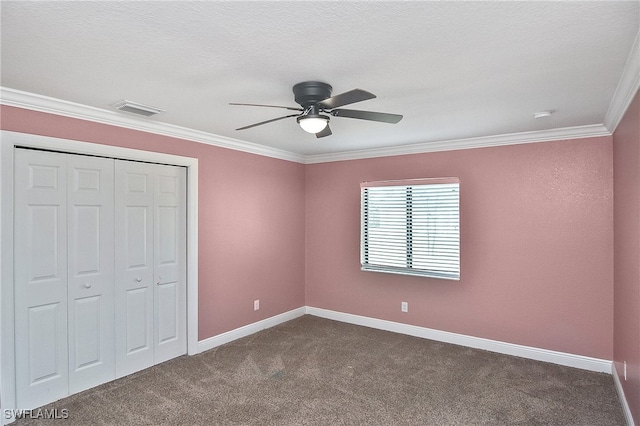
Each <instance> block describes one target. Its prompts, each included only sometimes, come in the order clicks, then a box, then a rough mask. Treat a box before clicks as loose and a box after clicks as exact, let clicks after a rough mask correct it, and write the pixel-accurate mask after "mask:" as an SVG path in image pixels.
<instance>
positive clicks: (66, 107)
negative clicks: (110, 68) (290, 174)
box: [0, 86, 305, 163]
mask: <svg viewBox="0 0 640 426" xmlns="http://www.w3.org/2000/svg"><path fill="white" fill-rule="evenodd" d="M0 104H2V105H7V106H12V107H17V108H24V109H29V110H33V111H38V112H45V113H49V114H55V115H61V116H64V117H70V118H77V119H81V120H88V121H93V122H96V123H101V124H108V125H111V126H117V127H124V128H127V129H132V130H139V131H143V132H149V133H154V134H159V135H163V136H169V137H173V138H179V139H185V140H189V141H193V142H199V143H204V144H208V145H214V146H219V147H222V148H229V149H233V150H236V151H243V152H248V153H251V154H257V155H262V156H265V157H272V158H277V159H280V160H287V161H294V162H297V163H304V161H305V157H304V156H303V155H300V154H295V153H292V152H289V151H284V150H280V149H276V148H271V147H266V146H264V145H259V144H254V143H251V142H246V141H242V140H238V139H232V138H227V137H224V136H219V135H215V134H212V133H207V132H202V131H199V130H193V129H189V128H186V127H180V126H174V125H172V124H167V123H161V122H157V121H147V120H143V119H138V118H134V117H128V116H126V115H123V114H120V113H117V112H115V111H108V110H104V109H100V108H95V107H91V106H87V105H82V104H78V103H75V102H69V101H64V100H61V99H56V98H51V97H48V96H43V95H37V94H34V93H29V92H23V91H21V90H15V89H10V88H8V87H2V86H0Z"/></svg>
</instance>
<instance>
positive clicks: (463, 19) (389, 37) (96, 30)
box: [1, 1, 640, 155]
mask: <svg viewBox="0 0 640 426" xmlns="http://www.w3.org/2000/svg"><path fill="white" fill-rule="evenodd" d="M639 5H640V2H637V1H622V2H615V1H596V2H345V1H341V2H318V1H315V2H285V1H278V2H211V1H210V2H186V1H183V2H59V1H54V2H24V1H19V2H12V1H2V2H1V12H2V27H1V35H2V45H1V49H2V52H1V53H2V64H1V66H2V68H1V85H2V86H3V87H5V88H10V89H16V90H20V91H26V92H30V93H34V94H38V95H44V96H49V97H53V98H57V99H61V100H66V101H71V102H76V103H79V104H83V105H88V106H92V107H96V108H101V109H106V110H110V109H111V110H112V108H111V105H113V104H114V103H116V102H117V101H119V100H122V99H128V100H131V101H135V102H139V103H143V104H148V105H152V106H156V107H159V108H161V109H163V110H165V112H163V113H161V114H159V115H157V116H155V117H152V118H149V119H144V118H140V120H151V121H157V122H162V123H168V124H172V125H176V126H181V127H185V128H189V129H194V130H198V131H203V132H208V133H211V134H214V135H220V136H224V137H227V138H234V139H239V140H241V141H247V142H251V143H254V144H259V145H264V146H266V147H272V148H277V149H281V150H285V151H289V152H293V153H297V154H302V155H309V154H323V153H332V152H340V151H352V150H361V149H371V148H385V147H395V146H401V145H407V144H416V143H428V142H437V141H443V140H453V139H461V138H470V137H482V136H490V135H502V134H508V133H515V132H527V131H537V130H546V129H555V128H564V127H572V126H583V125H592V124H602V123H603V122H604V119H605V115H606V114H607V110H608V108H609V105H610V102H611V100H612V97H613V95H614V92H615V90H616V86H617V84H618V82H619V81H620V78H621V75H622V72H623V69H624V67H625V61H626V60H627V58H628V57H629V53H630V50H631V48H632V44H633V42H634V39H635V37H636V35H637V34H638V28H639V16H640V8H639ZM306 80H320V81H324V82H327V83H329V84H331V85H332V86H333V88H334V94H338V93H341V92H345V91H347V90H350V89H354V88H361V89H364V90H368V91H371V92H373V93H375V94H376V95H377V96H378V97H377V98H376V99H372V100H368V101H365V102H362V103H358V104H353V105H350V106H349V107H348V108H352V109H363V110H372V111H381V112H390V113H397V114H403V115H404V119H403V120H402V121H401V122H400V123H399V124H396V125H391V124H384V123H376V122H369V121H360V120H353V119H348V118H339V117H334V118H332V120H331V128H332V130H333V135H332V136H330V137H326V138H322V139H316V138H315V137H314V136H313V135H310V134H307V133H305V132H303V131H302V130H301V129H300V128H299V126H298V125H297V124H296V122H295V118H290V119H287V120H282V121H278V122H275V123H271V124H267V125H264V126H260V127H256V128H252V129H248V130H243V131H235V130H234V129H235V128H237V127H241V126H244V125H247V124H251V123H254V122H258V121H263V120H268V119H271V118H275V117H278V116H282V115H286V114H287V113H289V111H286V110H280V109H271V108H255V107H239V106H230V105H228V103H229V102H242V103H260V104H275V105H290V106H296V105H295V102H294V100H293V93H292V91H291V87H292V86H293V85H294V84H295V83H298V82H301V81H306ZM541 110H552V111H554V114H553V115H552V116H551V117H549V118H546V119H541V120H534V119H533V113H534V112H537V111H541ZM118 114H125V113H120V112H118Z"/></svg>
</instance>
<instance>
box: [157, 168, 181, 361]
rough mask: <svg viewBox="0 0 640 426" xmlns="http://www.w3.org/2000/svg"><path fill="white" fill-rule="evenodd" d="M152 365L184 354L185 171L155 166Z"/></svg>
mask: <svg viewBox="0 0 640 426" xmlns="http://www.w3.org/2000/svg"><path fill="white" fill-rule="evenodd" d="M155 169H156V186H155V203H154V204H155V226H154V264H155V267H154V270H155V283H156V285H155V295H154V296H155V297H154V301H155V303H154V319H155V324H154V333H155V334H154V339H155V362H156V363H159V362H163V361H166V360H168V359H171V358H175V357H176V356H179V355H182V354H184V353H186V350H187V339H186V331H187V324H186V272H185V271H186V249H185V248H186V207H185V206H186V170H185V169H184V168H183V167H171V166H161V165H156V166H155Z"/></svg>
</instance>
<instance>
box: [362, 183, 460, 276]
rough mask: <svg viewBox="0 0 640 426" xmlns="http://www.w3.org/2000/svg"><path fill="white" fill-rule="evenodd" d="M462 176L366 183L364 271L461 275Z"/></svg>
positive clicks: (363, 219) (363, 197) (363, 230)
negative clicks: (460, 179)
mask: <svg viewBox="0 0 640 426" xmlns="http://www.w3.org/2000/svg"><path fill="white" fill-rule="evenodd" d="M459 192H460V184H459V182H458V180H457V179H456V178H443V179H417V180H405V181H386V182H366V183H363V184H362V185H361V212H362V217H361V250H360V263H361V265H362V270H365V271H377V272H389V273H397V274H407V275H419V276H426V277H434V278H445V279H453V280H459V279H460V196H459Z"/></svg>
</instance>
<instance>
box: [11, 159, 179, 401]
mask: <svg viewBox="0 0 640 426" xmlns="http://www.w3.org/2000/svg"><path fill="white" fill-rule="evenodd" d="M15 152H16V154H15V196H14V197H15V200H14V210H15V211H14V217H15V231H14V232H15V235H14V241H15V243H14V244H15V247H14V250H15V265H14V276H15V283H14V288H15V330H16V334H15V336H16V337H15V350H16V397H17V403H18V408H25V409H27V408H35V407H39V406H42V405H44V404H47V403H49V402H52V401H55V400H56V399H59V398H62V397H65V396H67V395H69V394H73V393H76V392H79V391H82V390H85V389H88V388H90V387H93V386H96V385H98V384H100V383H104V382H107V381H109V380H112V379H114V378H116V377H121V376H123V375H126V374H129V373H131V372H134V371H138V370H140V369H143V368H146V367H150V366H152V365H154V364H157V363H159V362H163V361H166V360H168V359H171V358H174V357H176V356H179V355H182V354H184V353H186V331H187V329H186V328H187V327H186V171H185V169H184V168H181V167H174V166H164V165H157V164H147V163H139V162H132V161H124V160H113V159H107V158H97V157H87V156H81V155H73V154H63V153H53V152H43V151H36V150H24V149H16V151H15Z"/></svg>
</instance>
